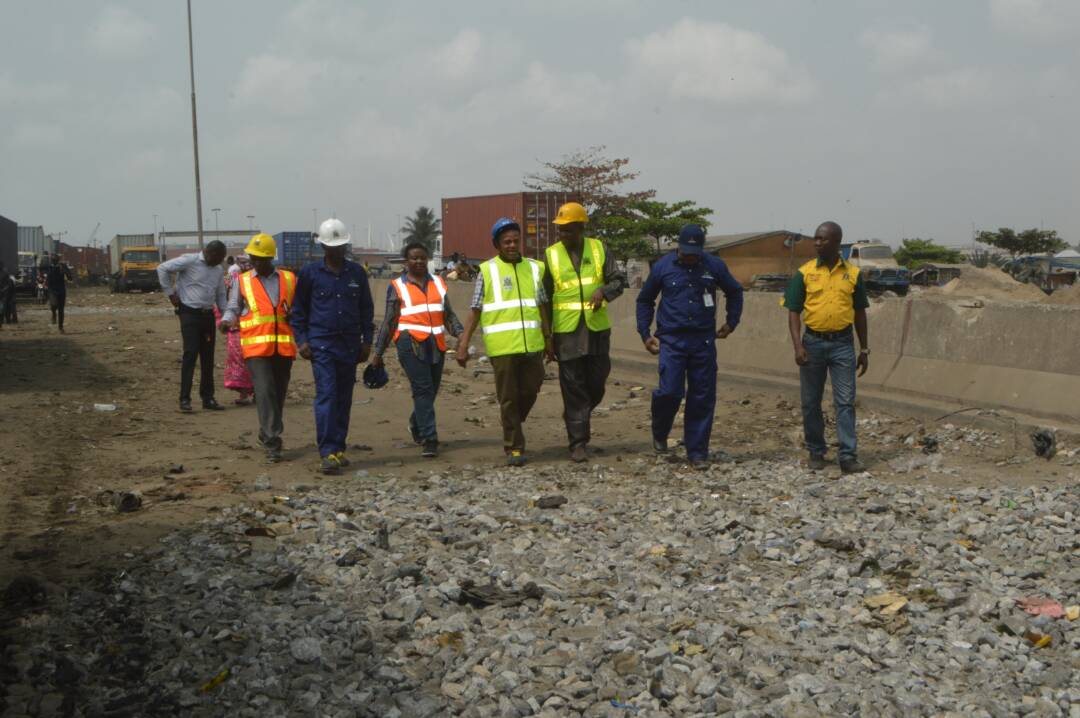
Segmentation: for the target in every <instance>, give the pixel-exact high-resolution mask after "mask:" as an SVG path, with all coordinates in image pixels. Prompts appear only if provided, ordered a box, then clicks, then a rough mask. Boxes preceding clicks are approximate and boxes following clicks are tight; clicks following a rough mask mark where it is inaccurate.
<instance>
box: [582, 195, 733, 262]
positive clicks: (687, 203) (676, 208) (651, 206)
mask: <svg viewBox="0 0 1080 718" xmlns="http://www.w3.org/2000/svg"><path fill="white" fill-rule="evenodd" d="M711 214H712V210H711V209H709V208H708V207H699V206H697V203H696V202H694V201H692V200H683V201H681V202H672V203H670V204H669V203H667V202H661V201H659V200H652V199H639V200H635V201H632V202H630V203H629V204H628V205H627V208H626V212H625V213H623V214H620V215H617V216H612V217H605V218H601V219H599V220H598V221H597V222H596V223H595V227H593V228H592V229H593V231H594V232H595V233H596V234H597V235H598V236H601V237H602V238H603V239H604V240H605V241H606V242H607V244H608V246H609V247H611V250H612V251H613V252H615V256H617V257H620V258H630V257H652V256H656V255H658V254H660V252H661V251H662V247H663V245H664V243H665V242H670V241H672V240H674V239H676V238H677V237H678V236H679V230H681V229H682V227H683V225H684V224H691V223H693V224H700V225H702V226H703V227H705V228H708V226H709V220H708V217H709V215H711ZM654 243H655V244H654Z"/></svg>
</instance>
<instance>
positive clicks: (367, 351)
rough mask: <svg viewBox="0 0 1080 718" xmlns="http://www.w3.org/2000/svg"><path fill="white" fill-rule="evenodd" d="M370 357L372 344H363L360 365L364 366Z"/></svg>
mask: <svg viewBox="0 0 1080 718" xmlns="http://www.w3.org/2000/svg"><path fill="white" fill-rule="evenodd" d="M369 356H371V345H370V344H361V345H360V363H361V364H363V363H364V362H366V361H367V360H368V357H369Z"/></svg>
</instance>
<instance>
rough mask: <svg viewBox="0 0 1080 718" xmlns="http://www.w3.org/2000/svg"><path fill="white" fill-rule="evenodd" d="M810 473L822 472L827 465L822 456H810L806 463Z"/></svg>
mask: <svg viewBox="0 0 1080 718" xmlns="http://www.w3.org/2000/svg"><path fill="white" fill-rule="evenodd" d="M806 464H807V466H809V467H810V470H811V471H824V470H825V467H826V466H828V463H827V462H826V461H825V455H824V454H810V458H809V459H808V460H807V462H806Z"/></svg>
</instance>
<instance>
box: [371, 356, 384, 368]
mask: <svg viewBox="0 0 1080 718" xmlns="http://www.w3.org/2000/svg"><path fill="white" fill-rule="evenodd" d="M371 366H373V367H375V368H376V369H378V368H379V367H381V366H383V358H382V354H376V355H375V356H373V357H371Z"/></svg>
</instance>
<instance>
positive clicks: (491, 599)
mask: <svg viewBox="0 0 1080 718" xmlns="http://www.w3.org/2000/svg"><path fill="white" fill-rule="evenodd" d="M543 597H544V589H542V588H540V587H539V586H537V585H536V584H535V583H533V582H532V581H529V582H528V583H527V584H525V586H524V587H523V588H522V589H521V590H520V591H512V590H509V591H508V590H504V589H501V588H499V587H498V586H497V585H495V583H494V582H491V583H489V584H487V585H486V586H477V585H476V583H475V582H474V581H472V580H471V579H466V580H465V581H464V582H462V584H461V595H460V596H459V597H458V603H460V604H462V605H465V604H469V605H471V606H472V607H473V608H486V607H488V606H495V605H498V606H502V607H503V608H512V607H514V606H520V605H521V604H523V603H525V601H527V600H529V599H530V598H532V599H536V600H540V599H541V598H543Z"/></svg>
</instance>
